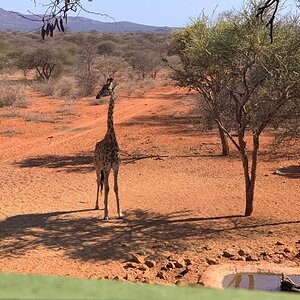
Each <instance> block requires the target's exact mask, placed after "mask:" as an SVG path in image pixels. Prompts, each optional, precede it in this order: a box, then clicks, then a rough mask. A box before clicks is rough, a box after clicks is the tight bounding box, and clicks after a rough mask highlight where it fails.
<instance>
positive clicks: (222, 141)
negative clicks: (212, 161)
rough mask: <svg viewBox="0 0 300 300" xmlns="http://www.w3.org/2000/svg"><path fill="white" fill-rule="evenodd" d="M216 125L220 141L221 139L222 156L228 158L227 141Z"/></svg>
mask: <svg viewBox="0 0 300 300" xmlns="http://www.w3.org/2000/svg"><path fill="white" fill-rule="evenodd" d="M217 124H218V129H219V135H220V139H221V145H222V155H223V156H228V155H229V146H228V140H227V137H226V134H225V132H224V130H223V129H222V128H221V126H220V124H219V123H218V122H217Z"/></svg>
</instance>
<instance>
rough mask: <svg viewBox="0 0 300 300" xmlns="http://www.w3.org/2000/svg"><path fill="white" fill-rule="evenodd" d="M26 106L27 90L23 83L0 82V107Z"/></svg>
mask: <svg viewBox="0 0 300 300" xmlns="http://www.w3.org/2000/svg"><path fill="white" fill-rule="evenodd" d="M7 106H13V107H27V106H28V102H27V91H26V88H25V86H24V85H20V84H18V85H13V84H9V83H6V82H1V83H0V107H7Z"/></svg>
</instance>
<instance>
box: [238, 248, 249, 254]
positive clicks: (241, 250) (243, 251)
mask: <svg viewBox="0 0 300 300" xmlns="http://www.w3.org/2000/svg"><path fill="white" fill-rule="evenodd" d="M238 254H239V255H240V256H245V255H246V254H247V253H246V251H245V250H243V249H240V250H239V251H238Z"/></svg>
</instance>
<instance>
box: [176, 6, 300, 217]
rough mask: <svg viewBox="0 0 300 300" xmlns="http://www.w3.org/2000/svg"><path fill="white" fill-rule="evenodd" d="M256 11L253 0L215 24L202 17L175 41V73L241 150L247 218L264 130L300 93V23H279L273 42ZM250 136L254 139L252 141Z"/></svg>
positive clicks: (251, 205) (180, 32)
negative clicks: (178, 61) (201, 101)
mask: <svg viewBox="0 0 300 300" xmlns="http://www.w3.org/2000/svg"><path fill="white" fill-rule="evenodd" d="M256 11H257V6H255V5H254V6H253V3H251V5H250V8H249V9H248V10H245V11H243V12H242V13H239V14H238V15H233V14H227V15H226V16H223V18H222V19H219V20H217V21H216V22H215V23H213V22H209V20H208V18H206V17H203V18H202V19H201V20H199V21H197V22H195V23H194V24H192V25H191V26H188V27H186V28H185V29H183V30H181V31H178V32H177V33H175V35H174V40H173V51H174V52H175V53H177V54H178V55H179V57H180V60H181V64H182V65H181V68H179V69H175V70H174V76H173V77H174V78H175V80H176V81H177V83H178V85H180V86H186V87H190V88H191V89H194V90H196V91H198V92H199V93H200V94H201V95H202V96H203V97H204V99H205V100H206V102H207V104H208V107H209V109H210V113H211V115H212V116H213V118H214V120H215V121H216V123H217V124H218V127H219V128H220V130H221V131H223V132H224V133H225V134H226V136H227V137H228V138H229V140H230V141H231V142H232V144H233V145H234V146H235V147H236V149H237V150H238V151H239V153H240V157H241V160H242V164H243V171H244V180H245V192H246V208H245V216H249V215H251V214H252V212H253V200H254V187H255V181H256V170H257V159H258V150H259V139H260V136H261V133H262V132H263V131H264V129H265V128H266V126H267V125H268V124H270V122H271V120H272V119H273V118H274V117H275V116H279V115H281V116H282V117H284V114H282V112H283V111H284V109H283V108H284V107H287V106H288V105H289V104H290V103H294V102H295V101H297V100H298V99H299V95H300V36H299V34H298V28H299V27H298V26H299V22H298V21H297V20H293V21H292V20H288V21H286V22H282V23H280V24H277V28H276V33H275V36H276V39H274V41H273V43H272V44H270V42H269V36H268V32H266V30H265V29H264V28H263V27H262V26H261V24H260V21H259V19H257V18H256V17H255V15H256ZM232 129H234V130H235V131H236V132H237V137H235V136H233V135H232V134H231V130H232ZM249 135H251V137H252V143H249V144H247V137H248V136H249ZM250 146H251V147H250Z"/></svg>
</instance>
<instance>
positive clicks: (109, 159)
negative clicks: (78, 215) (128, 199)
mask: <svg viewBox="0 0 300 300" xmlns="http://www.w3.org/2000/svg"><path fill="white" fill-rule="evenodd" d="M115 88H116V85H115V84H114V82H113V79H112V78H108V79H107V81H106V84H105V85H104V86H103V87H102V89H101V90H100V91H99V93H98V94H97V96H96V99H101V97H105V96H110V101H109V107H108V116H107V132H106V134H105V136H104V138H103V139H102V140H101V141H99V142H98V143H97V144H96V146H95V151H94V164H95V168H96V175H97V198H96V206H95V209H99V205H98V199H99V188H101V190H100V192H101V194H102V190H103V184H104V220H108V193H109V182H108V179H109V174H110V171H111V169H113V174H114V192H115V196H116V201H117V211H118V217H119V218H122V217H123V214H122V212H121V209H120V199H119V193H118V172H119V165H120V157H119V145H118V142H117V138H116V133H115V129H114V123H113V112H114V104H115V97H116V94H115Z"/></svg>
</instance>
